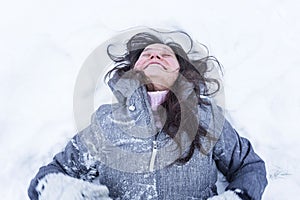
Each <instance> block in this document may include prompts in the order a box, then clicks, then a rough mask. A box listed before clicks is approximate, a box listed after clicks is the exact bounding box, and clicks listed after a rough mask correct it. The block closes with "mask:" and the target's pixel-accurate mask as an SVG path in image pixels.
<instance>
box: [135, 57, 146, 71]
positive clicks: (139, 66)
mask: <svg viewBox="0 0 300 200" xmlns="http://www.w3.org/2000/svg"><path fill="white" fill-rule="evenodd" d="M144 63H145V59H143V58H139V59H138V60H137V61H136V62H135V64H134V67H133V68H134V69H137V70H139V69H142V68H143V64H144Z"/></svg>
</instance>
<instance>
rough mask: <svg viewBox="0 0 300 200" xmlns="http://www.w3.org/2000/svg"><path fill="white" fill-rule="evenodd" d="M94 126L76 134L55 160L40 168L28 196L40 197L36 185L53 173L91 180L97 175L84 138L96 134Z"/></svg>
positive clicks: (31, 197) (34, 199) (35, 199)
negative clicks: (93, 129)
mask: <svg viewBox="0 0 300 200" xmlns="http://www.w3.org/2000/svg"><path fill="white" fill-rule="evenodd" d="M91 127H92V126H91V125H90V126H88V127H87V128H85V129H84V130H82V131H81V132H79V133H78V134H76V135H75V136H74V137H73V138H72V140H71V141H70V142H68V144H67V146H66V147H65V149H64V150H63V151H62V152H60V153H58V154H57V155H55V157H54V158H53V161H52V162H51V163H50V164H48V165H46V166H43V167H41V168H40V169H39V171H38V173H37V175H36V176H35V177H34V179H33V180H31V183H30V186H29V188H28V196H29V197H30V199H32V200H37V199H38V193H37V191H36V186H37V185H38V183H39V180H41V179H42V178H43V177H45V176H46V175H47V174H51V173H63V174H65V175H69V176H71V177H74V178H78V179H82V180H87V181H91V180H93V179H94V178H95V177H96V176H97V175H98V172H97V167H96V162H94V161H93V158H92V157H91V156H90V154H89V151H88V149H87V145H86V142H83V138H87V137H92V136H93V135H94V133H93V131H92V128H91Z"/></svg>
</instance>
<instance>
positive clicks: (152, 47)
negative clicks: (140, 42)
mask: <svg viewBox="0 0 300 200" xmlns="http://www.w3.org/2000/svg"><path fill="white" fill-rule="evenodd" d="M152 50H154V51H155V50H156V51H168V52H171V53H174V51H173V50H172V49H171V47H169V46H168V45H165V44H159V43H157V44H150V45H148V46H147V47H146V48H145V49H144V51H152Z"/></svg>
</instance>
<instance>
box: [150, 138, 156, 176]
mask: <svg viewBox="0 0 300 200" xmlns="http://www.w3.org/2000/svg"><path fill="white" fill-rule="evenodd" d="M156 154H157V142H156V140H153V142H152V154H151V160H150V166H149V171H150V172H153V171H154V163H155V158H156Z"/></svg>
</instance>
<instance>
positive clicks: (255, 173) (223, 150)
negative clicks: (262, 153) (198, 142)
mask: <svg viewBox="0 0 300 200" xmlns="http://www.w3.org/2000/svg"><path fill="white" fill-rule="evenodd" d="M213 158H214V160H215V162H216V165H217V167H218V169H219V170H220V171H221V172H222V173H223V174H224V175H225V177H226V178H227V181H228V182H229V185H228V186H227V188H226V190H235V189H241V190H242V191H244V192H245V193H246V194H247V195H248V196H249V197H250V199H254V200H259V199H261V197H262V194H263V191H264V189H265V187H266V185H267V179H266V169H265V163H264V161H263V160H262V159H261V158H260V157H259V156H258V155H257V154H256V153H255V152H254V150H253V148H252V146H251V144H250V142H249V141H248V140H247V139H245V138H243V137H240V136H239V135H238V133H237V132H236V130H235V129H234V128H233V127H232V126H231V125H230V124H229V122H228V121H227V120H225V121H224V126H223V130H222V133H221V135H220V138H219V140H218V141H217V143H216V145H215V146H214V149H213Z"/></svg>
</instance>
